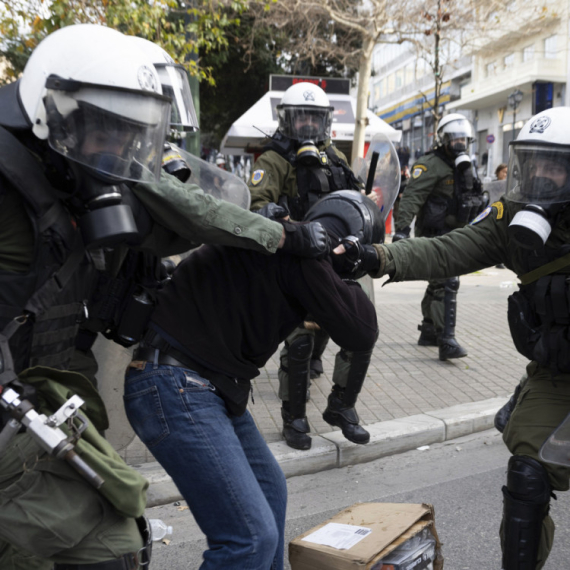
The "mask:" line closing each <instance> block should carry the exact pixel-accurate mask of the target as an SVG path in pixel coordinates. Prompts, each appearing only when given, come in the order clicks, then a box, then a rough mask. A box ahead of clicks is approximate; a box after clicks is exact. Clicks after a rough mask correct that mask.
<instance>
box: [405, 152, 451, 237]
mask: <svg viewBox="0 0 570 570" xmlns="http://www.w3.org/2000/svg"><path fill="white" fill-rule="evenodd" d="M445 175H446V176H447V173H445ZM441 177H442V173H441V171H440V169H439V168H437V167H436V165H435V164H434V161H432V160H424V159H423V158H420V159H419V160H418V161H417V162H416V163H415V164H414V166H413V167H412V170H411V176H410V180H409V182H408V184H407V186H406V190H405V191H404V193H403V194H402V197H401V199H400V207H399V210H398V220H397V222H396V231H401V230H403V229H404V228H408V227H410V225H411V223H412V220H413V219H414V217H415V216H417V215H418V214H419V213H420V210H421V209H422V207H423V205H424V204H425V203H426V200H427V199H428V197H429V195H430V194H431V192H432V191H433V190H434V188H435V187H436V186H437V185H438V183H439V182H440V179H441Z"/></svg>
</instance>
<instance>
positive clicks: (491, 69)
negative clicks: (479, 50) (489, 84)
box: [486, 61, 497, 77]
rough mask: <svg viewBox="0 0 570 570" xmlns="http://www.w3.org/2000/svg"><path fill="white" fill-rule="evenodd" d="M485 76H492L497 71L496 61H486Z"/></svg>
mask: <svg viewBox="0 0 570 570" xmlns="http://www.w3.org/2000/svg"><path fill="white" fill-rule="evenodd" d="M486 70H487V77H492V76H493V75H495V73H496V72H497V63H496V62H495V61H493V62H492V63H488V64H487V67H486Z"/></svg>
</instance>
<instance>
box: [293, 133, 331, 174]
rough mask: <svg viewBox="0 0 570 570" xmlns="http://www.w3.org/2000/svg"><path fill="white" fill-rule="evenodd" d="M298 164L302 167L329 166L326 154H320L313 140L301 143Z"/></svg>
mask: <svg viewBox="0 0 570 570" xmlns="http://www.w3.org/2000/svg"><path fill="white" fill-rule="evenodd" d="M297 162H298V163H299V164H300V165H302V166H308V167H316V166H321V164H325V165H326V164H327V158H326V154H324V153H323V154H322V155H321V153H320V152H319V149H318V148H317V147H316V146H315V143H314V142H313V141H312V140H306V141H303V142H302V143H301V146H300V147H299V150H298V151H297Z"/></svg>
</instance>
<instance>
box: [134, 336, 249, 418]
mask: <svg viewBox="0 0 570 570" xmlns="http://www.w3.org/2000/svg"><path fill="white" fill-rule="evenodd" d="M133 360H143V361H146V362H153V363H155V364H164V365H166V366H179V367H181V368H188V369H189V370H193V371H194V372H197V373H198V374H199V375H200V376H201V377H202V378H205V379H206V380H209V381H210V382H211V383H212V385H213V386H214V387H215V389H216V394H218V396H220V398H222V399H223V400H224V402H225V404H226V407H227V409H228V411H229V412H230V413H231V414H233V415H234V416H241V415H242V414H243V413H244V412H245V410H246V408H247V400H248V396H249V392H250V390H251V383H250V381H249V380H245V379H240V378H233V377H231V376H228V375H227V374H223V373H221V372H216V371H214V370H211V369H210V368H207V367H205V366H203V365H202V364H200V363H198V362H196V361H195V360H194V359H193V358H192V357H190V356H188V355H187V354H185V353H183V352H181V351H180V350H176V349H175V348H172V346H171V345H170V343H169V342H168V341H167V340H166V339H165V338H163V337H162V336H160V334H159V333H157V332H155V331H153V330H149V331H147V333H146V334H145V336H144V338H143V340H142V342H141V344H140V346H139V348H137V349H136V350H135V352H134V354H133ZM252 401H253V397H252Z"/></svg>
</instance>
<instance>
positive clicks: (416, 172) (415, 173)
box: [412, 164, 427, 178]
mask: <svg viewBox="0 0 570 570" xmlns="http://www.w3.org/2000/svg"><path fill="white" fill-rule="evenodd" d="M426 170H427V168H426V167H425V166H424V165H423V164H415V165H414V168H413V170H412V178H419V177H420V176H421V175H422V172H426Z"/></svg>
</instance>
